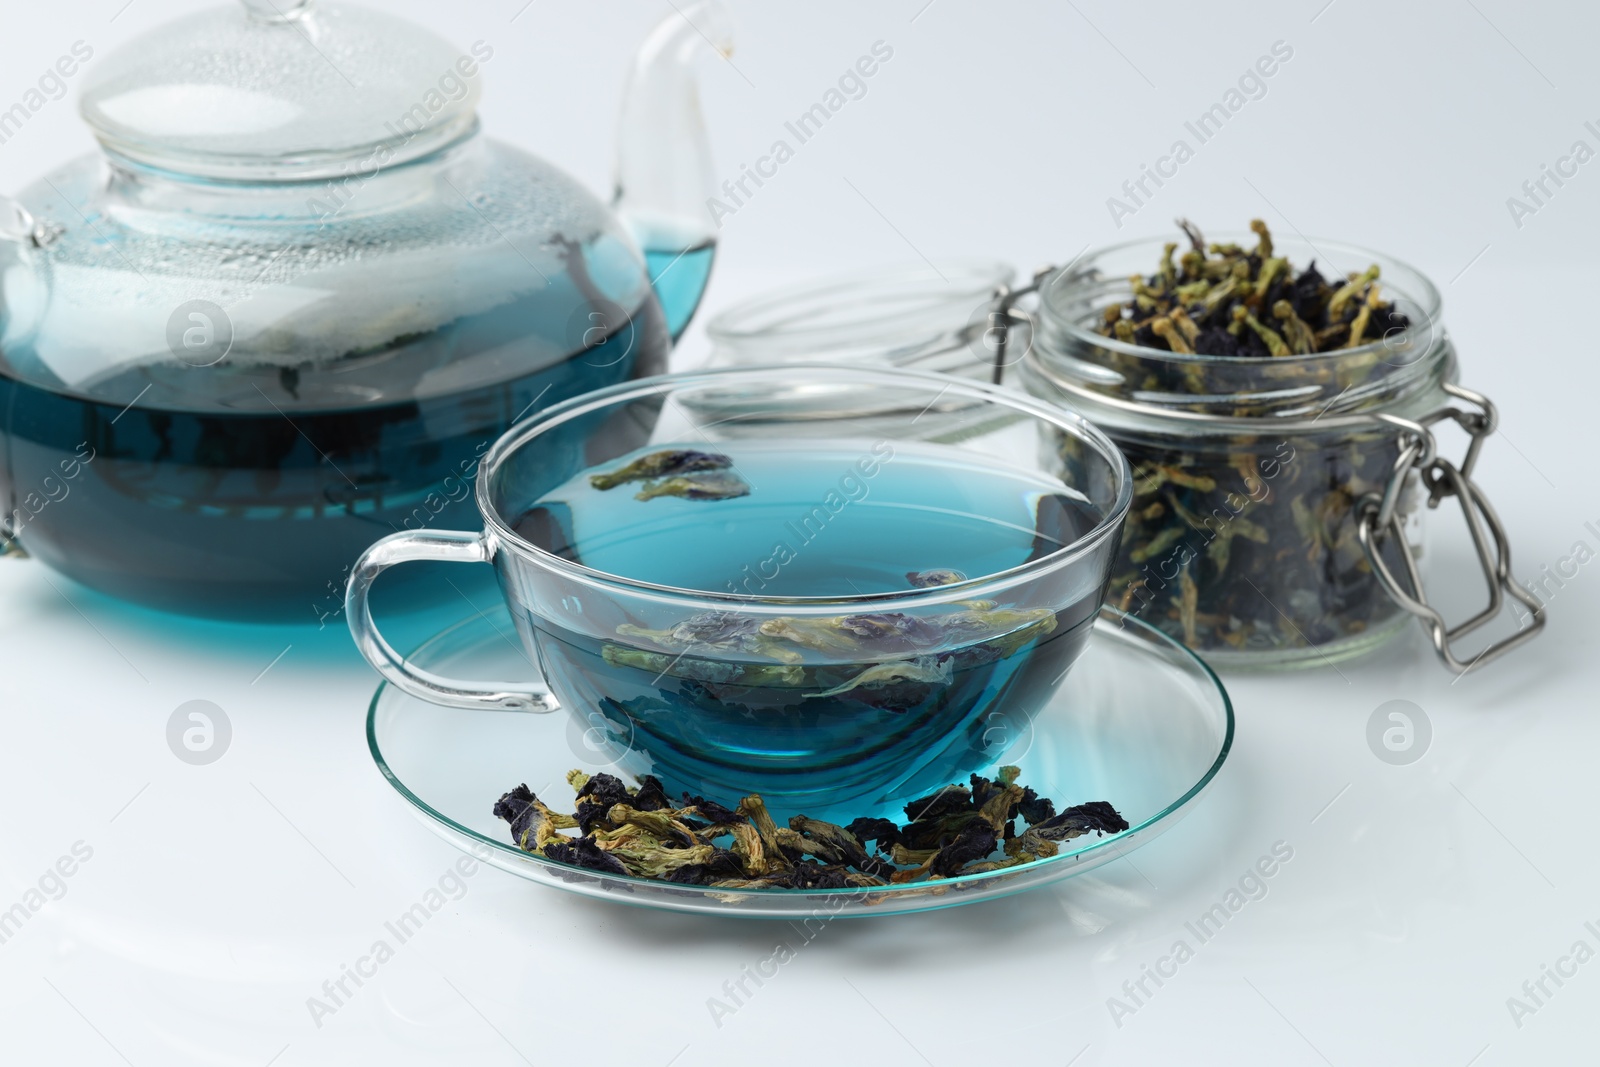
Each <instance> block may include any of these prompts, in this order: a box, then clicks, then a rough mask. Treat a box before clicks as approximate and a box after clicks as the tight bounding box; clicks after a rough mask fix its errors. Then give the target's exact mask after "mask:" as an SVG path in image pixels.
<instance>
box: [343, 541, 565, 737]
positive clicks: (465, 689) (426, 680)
mask: <svg viewBox="0 0 1600 1067" xmlns="http://www.w3.org/2000/svg"><path fill="white" fill-rule="evenodd" d="M493 557H494V549H493V548H492V547H491V545H490V544H489V541H488V538H487V536H486V535H485V534H476V533H466V532H463V531H459V530H403V531H401V532H400V533H396V534H390V535H389V536H388V537H385V538H384V539H383V540H381V541H379V542H378V543H377V544H375V545H373V546H372V547H371V548H369V549H367V550H366V551H365V552H363V553H362V554H361V558H360V559H359V560H357V561H356V565H355V569H354V571H352V572H351V575H350V584H349V587H348V588H347V589H346V590H345V598H344V605H345V617H346V618H347V619H349V621H350V636H351V637H354V638H355V641H356V647H357V648H359V649H360V650H361V654H362V655H363V656H365V657H366V658H367V662H368V663H370V664H372V666H373V667H374V668H376V670H377V672H378V673H379V674H381V675H383V677H384V679H385V680H387V681H388V682H389V684H391V685H393V686H394V687H395V688H396V689H399V690H400V691H401V692H403V693H409V694H410V695H411V696H414V697H417V698H418V699H420V700H426V701H428V702H429V703H431V704H443V705H444V706H446V707H451V708H477V709H479V710H484V709H488V710H493V711H538V712H546V711H555V710H556V709H557V708H558V707H560V705H559V704H558V703H557V702H556V698H555V697H554V696H552V695H551V693H550V689H549V687H548V686H546V685H545V684H544V683H543V682H542V681H540V682H523V683H516V684H513V683H509V682H466V681H458V680H456V679H453V678H442V677H440V676H439V675H437V674H430V673H429V672H428V671H424V670H419V669H418V668H417V667H415V666H413V665H412V664H411V663H409V662H407V660H406V658H405V657H404V656H402V655H400V653H398V652H396V651H395V650H394V647H393V646H392V645H390V644H389V642H388V641H385V640H384V638H383V635H382V634H381V633H379V632H378V626H377V623H375V622H373V621H372V608H371V607H370V606H369V604H368V603H367V599H368V596H369V594H370V593H371V591H372V583H373V582H374V581H375V580H376V579H377V577H378V575H380V574H382V573H383V572H384V571H386V570H388V569H389V568H390V567H393V566H394V565H395V564H396V563H407V562H410V561H412V560H439V561H442V562H447V563H488V562H490V561H491V560H492V559H493Z"/></svg>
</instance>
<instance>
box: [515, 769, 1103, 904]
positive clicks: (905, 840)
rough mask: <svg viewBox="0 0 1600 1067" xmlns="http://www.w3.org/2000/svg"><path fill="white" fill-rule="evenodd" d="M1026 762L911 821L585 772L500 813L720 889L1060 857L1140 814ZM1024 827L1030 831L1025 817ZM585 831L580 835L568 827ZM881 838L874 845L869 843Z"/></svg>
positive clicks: (577, 845)
mask: <svg viewBox="0 0 1600 1067" xmlns="http://www.w3.org/2000/svg"><path fill="white" fill-rule="evenodd" d="M1019 773H1020V772H1019V771H1018V769H1017V768H1016V767H1002V768H1000V771H999V774H998V776H997V777H996V778H993V779H989V778H983V777H980V776H978V775H976V774H974V775H972V777H971V780H970V787H969V786H960V785H952V786H948V787H946V788H945V789H942V790H940V791H939V792H937V793H934V794H932V795H931V796H927V797H923V798H922V799H920V800H914V801H912V802H911V803H910V804H907V805H906V806H905V817H906V822H905V823H904V824H897V823H895V822H893V821H891V820H889V819H882V818H860V819H856V820H855V821H853V822H851V823H850V824H849V825H848V826H840V825H838V824H836V823H830V822H823V821H822V820H820V819H812V818H809V817H807V816H805V815H796V816H794V817H792V818H791V819H789V821H788V825H786V826H780V825H778V823H777V822H776V821H775V820H774V819H773V817H772V814H771V812H769V811H768V810H767V806H766V804H765V802H764V801H762V799H761V797H760V796H757V795H754V794H752V795H751V796H747V797H745V798H744V799H743V800H741V801H740V802H739V804H738V807H737V808H727V807H724V806H723V805H721V804H718V803H716V802H715V801H710V800H707V799H706V798H704V797H697V796H691V795H689V794H687V793H685V794H684V795H683V803H682V804H681V805H673V804H672V803H671V802H670V801H669V800H668V799H667V796H666V793H665V791H664V790H663V789H662V788H661V783H660V782H659V781H657V780H656V779H655V778H653V777H651V776H649V775H645V776H644V777H643V778H641V779H640V783H639V785H637V786H627V785H624V783H623V782H622V780H621V779H620V778H617V777H615V776H613V775H609V774H595V775H588V774H585V773H583V772H582V771H576V770H575V771H573V772H571V773H570V774H569V775H567V782H568V784H569V785H571V786H572V787H573V789H574V790H575V791H576V792H577V801H576V805H575V807H576V810H575V811H574V813H573V814H571V815H564V814H558V813H556V812H554V811H552V810H551V809H550V808H548V807H547V806H546V805H545V804H544V803H543V802H542V801H541V800H540V799H539V798H538V797H537V796H535V795H534V794H533V792H532V791H531V790H529V789H528V787H527V786H526V785H519V786H517V787H516V788H515V789H513V790H511V791H510V792H509V793H506V794H505V795H503V796H502V797H501V798H500V799H499V801H498V802H496V804H495V806H494V814H495V816H496V817H498V818H500V819H504V820H505V821H506V822H507V823H509V824H510V827H511V839H512V840H513V841H514V842H516V845H517V847H518V848H520V849H522V850H523V851H525V852H532V853H536V854H538V855H541V856H544V857H545V858H547V859H552V860H555V861H556V862H558V863H565V864H567V865H569V866H573V867H581V868H584V869H587V870H594V871H604V872H606V873H608V874H623V875H631V876H633V877H636V878H654V879H658V880H661V881H666V882H674V883H677V884H680V885H701V886H710V887H712V888H715V889H847V888H872V887H877V886H886V885H900V884H905V883H909V882H922V881H934V880H938V879H943V878H953V877H956V876H958V875H963V874H981V873H984V872H986V871H995V870H1000V869H1002V868H1006V867H1016V866H1020V865H1022V864H1026V863H1032V862H1034V861H1035V860H1038V859H1041V858H1044V857H1047V856H1053V855H1055V854H1056V853H1057V852H1058V851H1059V847H1060V842H1062V841H1069V840H1071V839H1073V838H1075V837H1082V836H1083V835H1085V834H1088V833H1098V834H1115V833H1121V832H1122V831H1124V830H1126V829H1128V821H1127V820H1126V819H1124V818H1123V817H1122V816H1121V815H1119V814H1118V813H1117V811H1116V809H1114V808H1113V807H1112V806H1111V805H1110V804H1107V803H1105V802H1104V801H1092V802H1090V803H1087V804H1080V805H1077V806H1076V807H1071V808H1068V809H1066V810H1065V811H1063V812H1061V813H1060V814H1057V813H1056V810H1055V804H1054V803H1053V802H1052V801H1050V800H1047V799H1045V798H1043V797H1040V796H1039V795H1038V794H1036V793H1035V792H1034V791H1033V790H1032V789H1028V788H1024V787H1023V786H1020V785H1018V784H1017V776H1018V774H1019ZM1019 820H1020V821H1021V824H1022V829H1021V830H1020V832H1019V830H1018V821H1019ZM572 830H576V831H578V833H577V834H571V833H564V832H563V831H572ZM869 844H872V845H874V846H875V848H874V849H873V850H869V849H868V848H867V846H868V845H869Z"/></svg>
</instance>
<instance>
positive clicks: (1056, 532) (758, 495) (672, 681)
mask: <svg viewBox="0 0 1600 1067" xmlns="http://www.w3.org/2000/svg"><path fill="white" fill-rule="evenodd" d="M675 447H679V448H689V449H698V450H701V451H704V450H705V449H706V448H707V447H708V446H706V445H705V444H704V443H701V444H698V445H696V444H694V443H688V444H683V445H656V446H652V447H651V448H648V449H643V450H640V451H639V452H637V453H633V454H632V455H629V456H623V457H619V458H618V459H617V460H615V461H613V462H610V463H607V464H604V465H603V466H601V467H598V468H595V469H594V471H586V472H585V473H584V474H583V475H581V476H580V477H578V478H576V479H573V480H572V481H571V482H568V483H566V484H565V485H564V486H562V487H560V488H559V489H557V490H555V491H553V492H551V493H548V494H546V496H545V497H544V499H543V500H541V501H540V502H539V503H538V504H536V505H535V506H534V507H532V508H530V509H529V510H528V511H527V512H526V513H525V514H524V515H523V517H522V518H521V520H520V521H519V522H518V524H517V530H518V532H519V533H520V534H521V535H522V536H524V537H525V538H527V539H528V540H530V541H532V542H534V543H535V544H538V545H540V546H541V547H543V548H546V549H547V550H550V551H552V552H555V553H557V554H558V555H561V556H564V557H565V558H568V559H571V560H573V561H575V562H580V563H583V564H585V565H586V566H589V567H593V568H595V569H597V570H602V571H605V572H607V573H611V574H617V575H623V576H627V577H630V578H634V579H638V580H643V581H648V582H652V583H656V584H661V585H668V586H674V587H678V588H686V589H696V590H706V591H714V592H721V593H727V592H737V593H741V594H746V595H751V596H762V597H772V596H804V597H818V596H823V597H826V596H838V597H856V596H859V595H861V594H865V593H884V592H896V591H905V590H908V589H910V588H912V585H911V583H910V582H909V581H908V579H907V574H908V572H916V571H926V570H933V569H954V570H958V571H960V572H962V573H964V574H965V575H967V576H968V577H981V576H985V575H989V574H993V573H996V572H998V571H1004V570H1007V569H1010V568H1012V567H1016V566H1019V565H1021V564H1023V563H1025V562H1028V561H1029V560H1033V559H1038V558H1040V557H1042V556H1045V555H1048V554H1050V553H1052V552H1054V551H1055V550H1057V549H1058V548H1060V547H1062V546H1063V545H1064V544H1067V543H1070V542H1072V541H1073V540H1075V539H1076V538H1077V537H1079V536H1080V535H1081V534H1083V533H1085V532H1087V531H1088V530H1089V529H1091V528H1092V527H1093V526H1094V525H1095V524H1096V523H1097V522H1098V520H1099V515H1098V514H1097V512H1096V511H1095V509H1093V508H1092V507H1091V506H1090V505H1089V504H1088V503H1087V502H1086V501H1084V500H1083V499H1082V498H1080V497H1077V496H1075V495H1071V494H1069V493H1068V492H1067V491H1066V490H1064V489H1063V488H1062V486H1061V485H1060V483H1059V482H1052V481H1049V480H1047V479H1044V478H1043V477H1042V476H1039V475H1035V474H1032V473H1029V472H1023V471H1019V470H1016V469H1013V468H1008V467H1005V466H1003V465H1000V464H998V463H993V462H989V461H985V460H982V459H980V458H978V457H974V456H972V455H971V454H970V453H965V452H957V451H956V450H953V449H941V448H939V447H938V446H910V445H907V444H904V443H896V444H895V445H894V446H893V450H892V456H890V457H888V458H885V457H884V456H883V454H882V453H881V452H874V445H873V443H872V442H848V441H846V442H837V443H835V442H829V443H824V444H821V445H819V444H818V443H817V442H814V441H807V442H758V443H750V442H735V443H731V444H727V445H725V446H724V445H718V446H717V448H718V449H719V450H721V451H724V452H725V453H726V454H728V455H729V456H730V457H731V458H732V459H733V462H734V466H733V472H735V473H737V474H738V475H739V476H741V477H743V478H744V480H745V481H746V482H747V483H748V484H749V486H750V492H749V494H748V495H747V496H741V497H736V498H733V499H724V500H685V499H680V498H673V497H658V498H655V499H651V500H645V501H640V500H638V499H636V498H635V495H634V494H635V491H636V490H638V489H639V484H638V483H634V484H629V485H624V486H620V487H618V488H615V489H612V490H609V491H605V492H601V491H598V490H595V489H593V488H592V487H590V485H589V483H588V478H587V476H588V474H589V473H595V472H599V471H612V470H615V469H617V468H619V467H621V466H622V465H623V464H624V463H626V462H627V461H628V460H629V459H631V458H633V456H636V455H643V454H647V453H649V452H654V451H659V450H662V449H666V448H675ZM878 447H879V448H880V449H881V448H883V447H886V446H883V445H881V444H880V445H879V446H878ZM863 463H865V464H866V466H862V464H863ZM869 469H870V470H872V471H873V473H871V474H870V475H869V474H867V473H866V471H867V470H869ZM1043 580H1044V581H1051V582H1061V581H1062V576H1061V575H1060V574H1056V575H1054V576H1052V577H1051V578H1047V579H1043ZM1070 580H1071V579H1069V581H1070ZM1082 580H1083V581H1084V582H1086V583H1087V587H1086V588H1078V589H1073V588H1071V586H1070V585H1067V586H1063V587H1062V589H1065V592H1061V591H1057V592H1053V593H1050V594H1044V595H1042V596H1041V597H1040V598H1038V599H1035V600H1033V601H1026V602H1025V601H1024V600H1022V599H1019V600H1018V601H1017V602H1016V603H1001V604H990V605H982V604H972V603H970V602H969V603H965V604H964V603H946V604H934V605H925V606H921V607H919V608H917V609H915V610H914V611H913V612H907V613H903V614H901V615H900V616H899V618H898V619H897V620H891V628H892V629H895V630H896V631H897V632H895V633H885V632H882V631H880V630H872V631H870V636H865V637H862V636H857V635H856V634H855V632H854V631H850V632H848V633H847V634H846V636H845V637H844V638H843V643H842V644H839V645H838V647H830V648H817V647H810V646H808V645H807V644H805V643H799V644H796V643H794V642H786V641H784V640H781V639H780V640H776V641H768V642H766V643H765V645H764V646H763V647H751V642H755V643H756V644H757V645H759V644H760V642H759V639H757V638H754V637H751V638H749V639H748V640H746V639H736V641H735V642H733V643H729V642H727V641H721V640H720V638H721V637H723V636H725V635H726V634H727V633H730V632H732V631H737V630H739V629H740V628H741V627H743V628H744V629H746V630H748V629H751V628H752V627H753V626H754V625H755V623H754V622H748V621H747V622H743V623H741V622H740V621H739V606H738V605H737V604H731V605H729V606H728V611H729V612H730V613H731V615H729V616H727V617H724V618H722V619H721V620H707V619H704V618H700V619H695V618H690V619H688V620H687V623H688V625H689V626H690V627H696V626H698V627H700V628H701V631H702V632H701V635H700V636H699V637H698V638H697V639H694V640H690V641H687V642H685V641H681V640H679V639H677V637H675V636H673V635H672V634H671V633H669V632H668V631H670V628H671V626H672V624H673V623H675V622H684V621H685V619H683V618H682V617H672V616H662V615H659V614H658V615H653V616H652V617H650V618H644V617H642V616H640V615H638V614H635V611H634V609H633V608H632V607H631V606H630V605H629V604H626V603H622V602H612V603H598V602H595V603H590V604H587V605H585V606H583V608H582V616H583V617H582V618H571V619H560V620H552V619H549V618H543V617H540V616H539V615H537V614H535V613H534V612H532V611H531V610H528V609H527V608H525V607H516V608H515V610H514V614H515V615H516V616H517V621H518V625H519V626H520V627H521V628H522V629H523V630H524V633H525V635H526V636H528V637H529V638H530V639H531V640H532V642H533V644H534V646H535V647H536V648H537V649H538V652H539V656H540V661H541V664H542V667H543V669H544V671H545V673H546V676H547V677H548V678H549V680H550V681H551V684H552V685H553V687H554V688H555V689H556V691H557V692H558V693H561V694H565V695H566V696H567V697H568V698H569V704H571V705H572V706H573V711H574V713H575V714H577V715H579V717H580V719H582V720H586V721H585V726H586V727H587V728H588V729H589V732H590V736H595V735H596V734H598V733H603V734H605V735H606V737H607V739H608V740H609V742H610V744H611V746H612V748H613V749H614V750H615V751H614V755H615V757H616V762H617V765H618V766H619V767H621V768H622V769H623V770H625V771H627V772H629V773H632V774H639V773H653V774H656V775H658V776H659V777H661V778H662V779H663V781H664V782H665V783H666V784H667V786H668V787H669V789H672V790H674V791H679V790H688V791H690V792H695V793H700V794H704V795H708V796H711V797H713V798H716V799H722V800H724V801H727V800H730V799H736V798H737V797H739V796H741V795H744V794H745V793H749V792H759V793H761V794H762V795H763V796H765V797H766V798H767V799H768V800H769V802H773V803H776V804H778V805H780V806H781V807H782V808H783V810H785V811H793V810H804V811H806V812H807V813H808V814H813V815H816V816H818V817H826V816H825V814H824V813H831V814H838V813H839V812H841V811H844V810H846V809H854V810H853V812H852V813H853V814H857V815H859V814H862V813H863V811H864V810H867V807H870V806H872V805H878V804H887V803H891V802H892V801H893V799H894V798H895V797H896V796H901V797H903V796H904V795H905V794H908V793H913V792H917V791H921V790H928V791H931V790H933V789H937V788H939V787H940V786H942V785H945V784H948V783H950V782H952V781H957V780H960V779H963V778H964V777H965V776H966V775H967V774H968V773H970V772H971V771H974V770H978V769H980V768H982V767H985V766H987V765H989V764H991V763H992V762H994V760H995V759H996V758H998V757H999V756H1001V755H1002V754H1003V751H1004V750H1005V749H1006V748H1007V747H1008V746H1010V745H1011V744H1012V743H1013V742H1015V741H1017V740H1018V739H1019V738H1020V737H1021V736H1024V735H1025V733H1026V730H1027V724H1028V722H1029V721H1030V720H1031V717H1032V715H1033V714H1034V712H1035V711H1037V710H1038V708H1039V707H1040V706H1041V705H1042V704H1043V702H1044V701H1045V700H1046V699H1048V697H1049V695H1050V694H1051V693H1052V692H1053V691H1054V689H1055V687H1056V685H1057V684H1058V683H1059V680H1060V678H1061V677H1062V675H1063V674H1064V673H1065V672H1066V670H1067V669H1068V668H1069V667H1070V666H1071V664H1072V662H1073V661H1074V660H1075V659H1076V658H1077V656H1078V654H1079V653H1080V652H1081V650H1082V647H1083V644H1084V641H1085V640H1086V639H1087V636H1088V632H1089V625H1090V623H1091V622H1092V620H1093V616H1094V614H1095V612H1096V610H1097V609H1098V605H1099V601H1100V596H1101V595H1102V593H1103V578H1101V579H1100V580H1099V582H1098V584H1097V583H1096V582H1095V580H1094V579H1093V578H1086V579H1082ZM1052 597H1053V598H1054V599H1053V600H1052ZM590 599H591V601H596V600H598V599H599V598H598V597H595V596H591V598H590ZM1063 600H1065V601H1066V603H1061V601H1063ZM1040 603H1048V604H1049V605H1050V606H1049V607H1045V608H1040V607H1039V606H1038V605H1039V604H1040ZM1013 608H1015V609H1019V610H1016V611H1011V610H1009V609H1013ZM639 610H648V609H644V608H640V609H639ZM872 610H873V609H872V608H871V607H870V606H862V605H857V606H855V607H852V606H850V605H848V604H844V605H839V606H837V607H832V608H829V609H827V611H825V612H824V613H823V614H824V615H825V616H832V617H834V618H835V619H837V618H840V617H850V616H853V615H856V614H858V613H865V612H870V611H872ZM784 611H785V609H782V608H779V609H775V610H773V609H769V610H767V611H765V612H764V613H763V614H762V615H761V616H759V618H757V619H756V620H755V622H759V621H760V620H762V619H769V620H770V619H771V618H772V617H773V616H774V615H781V614H783V613H784ZM689 614H691V615H692V613H689ZM907 616H910V620H909V621H906V618H907ZM745 618H746V619H747V620H748V619H749V618H750V616H748V615H747V616H745ZM877 619H878V620H879V621H880V622H882V621H884V617H883V616H878V617H877ZM868 621H869V622H870V621H871V620H870V619H869V620H868ZM824 625H825V628H826V627H827V626H828V625H829V624H824ZM843 625H845V626H847V627H851V626H857V625H858V624H857V623H853V622H846V623H844V624H843ZM580 630H581V631H582V632H580ZM830 632H842V631H830ZM679 634H680V635H681V631H679ZM824 639H825V640H828V638H827V637H826V635H825V638H824ZM738 640H746V643H745V644H744V645H742V646H740V645H738V644H737V641H738ZM644 750H648V751H649V753H650V755H651V756H653V757H654V758H653V760H652V759H650V758H648V757H646V756H645V755H644ZM864 806H866V807H864Z"/></svg>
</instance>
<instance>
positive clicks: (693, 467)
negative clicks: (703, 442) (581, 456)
mask: <svg viewBox="0 0 1600 1067" xmlns="http://www.w3.org/2000/svg"><path fill="white" fill-rule="evenodd" d="M731 466H733V460H731V459H729V458H728V457H727V456H724V455H722V454H720V453H717V452H695V451H692V450H690V449H668V450H667V451H664V452H652V453H650V454H649V455H648V456H640V457H639V458H638V459H636V460H634V461H633V462H632V463H629V464H628V465H627V466H624V467H619V468H618V469H616V470H614V471H609V472H607V473H604V474H591V475H589V484H590V485H592V486H594V487H595V488H596V489H599V490H602V491H604V490H607V489H615V488H616V487H617V486H619V485H624V484H626V483H628V482H642V481H646V480H648V479H652V478H670V477H672V476H674V475H679V474H690V473H693V472H695V471H717V470H726V469H727V468H729V467H731Z"/></svg>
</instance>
